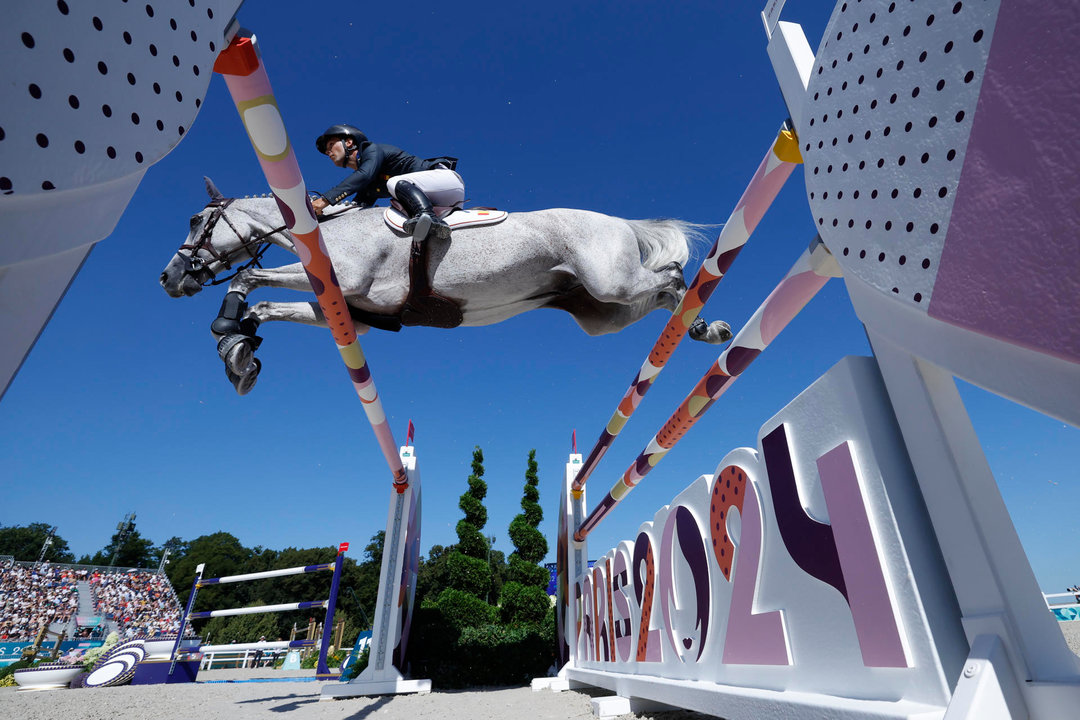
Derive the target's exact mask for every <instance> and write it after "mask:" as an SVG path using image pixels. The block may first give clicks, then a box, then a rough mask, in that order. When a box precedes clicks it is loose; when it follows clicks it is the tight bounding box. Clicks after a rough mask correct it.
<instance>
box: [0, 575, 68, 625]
mask: <svg viewBox="0 0 1080 720" xmlns="http://www.w3.org/2000/svg"><path fill="white" fill-rule="evenodd" d="M85 576H86V571H85V570H72V569H71V568H65V567H58V566H54V565H48V564H46V563H42V564H41V565H37V566H36V567H26V566H20V565H16V564H14V563H5V564H4V565H3V566H2V567H0V640H33V639H34V638H35V637H36V636H37V634H38V633H39V632H40V631H41V628H42V627H43V626H48V625H50V624H52V623H66V622H68V621H69V620H70V619H71V616H72V615H74V614H75V610H76V609H77V608H78V607H79V592H78V588H77V585H76V583H77V582H78V581H79V580H82V579H84V578H85Z"/></svg>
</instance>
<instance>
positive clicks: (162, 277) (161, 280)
mask: <svg viewBox="0 0 1080 720" xmlns="http://www.w3.org/2000/svg"><path fill="white" fill-rule="evenodd" d="M166 280H168V277H167V276H166V275H165V273H161V277H159V278H158V282H159V283H161V284H162V285H164V284H165V281H166Z"/></svg>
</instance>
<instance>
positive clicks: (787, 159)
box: [573, 123, 802, 492]
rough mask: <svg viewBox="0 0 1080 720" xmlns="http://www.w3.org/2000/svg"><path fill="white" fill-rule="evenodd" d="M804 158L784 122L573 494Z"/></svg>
mask: <svg viewBox="0 0 1080 720" xmlns="http://www.w3.org/2000/svg"><path fill="white" fill-rule="evenodd" d="M801 162H802V156H801V155H800V154H799V140H798V138H797V137H795V133H794V132H792V131H791V130H790V129H788V124H787V123H784V126H783V127H781V129H780V132H779V133H778V134H777V136H776V140H775V141H774V142H773V144H772V145H771V146H770V147H769V150H768V152H766V153H765V157H763V158H762V159H761V163H760V164H759V165H758V169H757V172H755V173H754V177H753V178H751V180H750V184H749V185H747V186H746V190H745V191H743V194H742V197H741V198H739V202H738V203H736V204H735V209H734V210H733V211H732V212H731V217H729V218H728V220H727V222H726V223H725V224H724V229H723V230H722V231H721V232H720V236H719V237H717V239H716V242H715V243H713V246H712V249H711V250H710V251H709V254H708V256H706V258H705V260H704V261H703V262H702V263H701V269H699V270H698V273H697V275H696V276H695V277H694V282H693V283H691V285H690V288H689V289H688V290H687V291H686V294H685V295H684V296H683V299H682V301H681V302H680V303H679V307H677V308H676V309H675V311H674V312H673V313H672V314H671V319H670V320H668V322H667V325H665V326H664V329H663V331H662V332H661V333H660V337H658V338H657V339H656V342H655V343H654V344H653V347H652V350H651V351H649V355H648V357H646V358H645V362H644V363H643V364H642V365H641V369H640V370H638V373H637V375H636V376H635V377H634V381H633V382H632V383H630V387H629V388H628V389H627V391H626V394H625V395H623V398H622V400H620V401H619V405H618V407H616V408H615V412H614V413H613V414H612V416H611V419H610V420H608V423H607V425H606V426H604V430H603V431H602V432H601V433H600V438H599V439H598V440H597V441H596V445H594V446H593V449H592V450H591V451H590V452H589V455H588V457H587V458H585V462H584V463H582V466H581V470H580V471H579V472H578V475H577V477H576V478H575V479H574V483H573V490H574V492H580V491H581V488H583V487H584V486H585V481H586V480H588V479H589V475H591V474H592V471H593V470H594V469H595V468H596V465H597V463H599V462H600V458H602V457H604V453H606V452H607V451H608V448H609V447H611V444H612V443H613V442H615V438H616V437H617V436H618V435H619V433H620V432H621V431H622V429H623V426H624V425H626V421H627V420H629V419H630V416H631V415H633V414H634V410H636V409H637V406H638V405H639V404H640V403H641V399H642V398H643V397H645V393H647V392H648V391H649V388H650V387H652V384H653V382H654V381H655V379H656V376H657V375H659V374H660V371H661V370H663V369H664V366H665V365H666V364H667V361H668V359H669V358H670V357H671V354H672V353H673V352H674V351H675V348H676V347H678V345H679V343H680V342H681V341H682V339H683V337H685V336H686V332H687V330H689V329H690V325H691V324H693V322H694V320H696V319H697V317H698V315H700V314H701V308H702V307H703V306H704V305H705V303H706V302H707V301H708V299H709V297H710V296H712V293H713V290H715V289H716V286H717V285H719V284H720V281H721V280H722V279H723V278H724V274H725V273H726V272H727V271H728V269H729V268H730V267H731V264H732V263H733V262H734V261H735V258H736V257H737V256H738V254H739V251H740V250H742V249H743V246H744V245H746V243H747V241H748V240H749V239H750V235H752V234H753V232H754V230H755V229H756V228H757V226H758V223H759V222H760V221H761V218H762V217H763V216H764V215H765V211H766V210H768V209H769V206H770V205H772V203H773V200H775V199H776V196H777V194H779V192H780V189H781V188H782V187H784V183H785V182H787V179H788V178H789V177H791V173H792V171H793V170H794V169H795V166H796V165H798V164H800V163H801Z"/></svg>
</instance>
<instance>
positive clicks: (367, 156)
mask: <svg viewBox="0 0 1080 720" xmlns="http://www.w3.org/2000/svg"><path fill="white" fill-rule="evenodd" d="M383 159H384V155H383V151H382V148H380V147H379V146H378V145H377V144H376V143H371V144H370V145H368V146H367V147H365V148H364V150H363V151H362V152H361V153H360V155H359V157H357V168H356V172H354V173H353V174H352V175H350V176H349V177H347V178H345V180H343V181H342V182H341V183H340V184H338V185H336V186H334V187H333V188H332V189H330V190H328V191H327V192H324V193H323V194H322V196H323V197H324V198H326V201H327V202H329V203H330V204H331V205H336V204H337V203H339V202H341V201H342V200H344V199H345V198H347V197H349V196H350V195H355V194H356V193H362V192H363V191H364V190H367V188H368V186H369V185H370V184H371V183H372V182H373V181H374V180H375V178H376V177H377V175H378V172H379V168H380V167H382V164H383Z"/></svg>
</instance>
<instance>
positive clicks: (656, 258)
mask: <svg viewBox="0 0 1080 720" xmlns="http://www.w3.org/2000/svg"><path fill="white" fill-rule="evenodd" d="M626 222H628V223H629V224H630V229H631V230H633V231H634V236H635V237H636V238H637V243H638V250H640V251H641V264H642V266H644V267H645V268H646V269H648V270H659V269H660V268H662V267H664V266H665V265H667V264H669V263H673V262H676V263H679V265H681V266H684V267H685V265H686V262H687V260H689V259H690V254H691V251H692V250H693V246H694V245H696V244H700V243H702V242H704V241H705V240H706V237H705V229H706V228H708V227H709V226H708V225H698V224H696V223H689V222H683V221H682V220H627V221H626Z"/></svg>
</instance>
